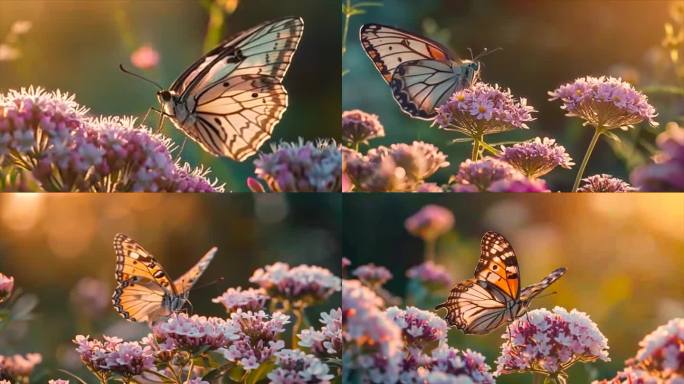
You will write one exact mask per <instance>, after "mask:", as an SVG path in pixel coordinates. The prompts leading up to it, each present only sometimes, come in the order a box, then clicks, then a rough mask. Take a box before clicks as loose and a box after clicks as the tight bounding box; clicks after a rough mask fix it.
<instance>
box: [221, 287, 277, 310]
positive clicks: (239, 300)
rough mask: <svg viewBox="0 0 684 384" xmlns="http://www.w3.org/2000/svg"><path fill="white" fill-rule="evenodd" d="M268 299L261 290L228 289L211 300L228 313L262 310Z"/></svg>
mask: <svg viewBox="0 0 684 384" xmlns="http://www.w3.org/2000/svg"><path fill="white" fill-rule="evenodd" d="M268 299H269V297H268V295H267V294H266V292H264V290H263V289H261V288H259V289H254V288H247V289H244V290H243V289H242V287H238V288H228V290H226V291H225V292H224V293H223V294H222V295H221V296H218V297H215V298H213V299H211V301H212V302H213V303H220V304H223V306H224V307H225V308H226V311H227V312H228V313H232V312H235V311H238V310H243V311H258V310H260V309H263V308H264V306H265V305H266V302H267V301H268Z"/></svg>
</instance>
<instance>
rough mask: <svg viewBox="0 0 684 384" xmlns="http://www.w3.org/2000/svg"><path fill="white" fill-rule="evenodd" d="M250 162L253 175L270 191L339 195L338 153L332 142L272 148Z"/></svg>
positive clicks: (340, 154)
mask: <svg viewBox="0 0 684 384" xmlns="http://www.w3.org/2000/svg"><path fill="white" fill-rule="evenodd" d="M271 148H272V153H262V154H260V155H259V158H258V159H256V160H254V165H255V167H256V170H255V174H256V175H257V177H259V178H260V179H262V180H264V181H265V182H266V184H267V185H268V187H269V188H270V189H271V190H272V191H273V192H339V191H340V189H341V188H342V187H341V186H342V152H341V151H340V146H338V145H337V144H336V143H335V141H334V140H330V141H328V140H319V141H317V142H316V143H313V142H311V141H307V142H304V140H302V139H300V140H299V142H298V143H281V144H279V145H272V146H271Z"/></svg>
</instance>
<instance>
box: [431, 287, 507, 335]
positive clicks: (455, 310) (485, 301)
mask: <svg viewBox="0 0 684 384" xmlns="http://www.w3.org/2000/svg"><path fill="white" fill-rule="evenodd" d="M509 300H511V299H510V297H508V296H507V295H505V294H503V293H502V292H501V291H500V290H499V289H498V288H497V287H494V286H492V285H491V284H490V283H488V282H486V281H482V280H478V279H476V278H473V279H468V280H466V281H463V282H461V283H459V284H457V285H456V286H455V287H454V288H453V289H452V290H451V293H450V294H449V297H448V299H447V301H446V302H444V303H443V304H440V305H438V306H437V307H436V308H435V309H439V308H445V309H446V310H447V315H446V317H445V320H446V321H447V323H448V324H449V326H455V327H457V328H459V329H461V330H462V331H463V332H464V333H467V334H485V333H489V332H490V331H492V330H494V329H496V328H498V327H499V326H501V325H502V324H503V323H505V322H506V321H507V316H506V315H507V314H508V313H509V311H508V310H507V308H508V305H507V304H508V303H509V302H508V301H509Z"/></svg>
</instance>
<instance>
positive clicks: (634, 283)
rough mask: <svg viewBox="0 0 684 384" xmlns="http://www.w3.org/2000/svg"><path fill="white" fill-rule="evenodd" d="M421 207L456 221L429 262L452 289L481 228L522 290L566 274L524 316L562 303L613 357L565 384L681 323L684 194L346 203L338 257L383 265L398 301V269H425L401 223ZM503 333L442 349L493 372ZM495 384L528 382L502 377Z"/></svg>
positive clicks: (463, 275)
mask: <svg viewBox="0 0 684 384" xmlns="http://www.w3.org/2000/svg"><path fill="white" fill-rule="evenodd" d="M426 204H437V205H441V206H444V207H446V208H448V209H449V210H451V211H452V212H453V214H454V216H455V227H454V229H453V230H452V231H451V232H449V233H448V234H446V235H445V236H443V237H442V238H441V239H440V240H438V242H437V257H436V262H437V263H439V264H442V265H444V266H446V267H447V268H448V269H449V271H450V272H451V273H452V276H453V278H454V280H455V281H461V280H464V279H467V278H470V277H472V276H473V271H474V270H475V266H476V265H477V260H478V258H479V254H480V251H479V247H480V238H481V236H482V234H483V233H484V232H485V231H488V230H494V231H497V232H500V233H501V234H503V235H504V236H505V237H506V238H507V239H508V240H509V241H510V242H511V244H512V245H513V248H514V249H515V251H516V254H517V256H518V261H519V264H520V270H521V279H522V281H521V283H522V286H526V285H528V284H531V283H535V282H537V281H539V280H541V279H542V278H544V277H545V276H546V274H548V273H549V272H551V271H552V270H553V269H555V268H557V267H560V266H565V267H567V269H568V272H567V273H566V274H565V276H563V278H561V279H560V280H559V281H558V282H556V283H555V284H554V285H553V286H552V287H551V288H550V289H549V291H557V292H558V294H555V295H551V296H548V297H543V298H537V299H536V300H534V301H533V302H532V308H541V307H545V308H548V309H551V308H553V307H554V306H556V305H560V306H563V307H565V308H567V309H572V308H577V309H578V310H580V311H583V312H586V313H587V314H589V316H590V317H591V319H592V320H593V321H594V322H596V323H597V324H598V327H599V329H600V330H601V331H602V332H603V333H604V335H605V336H606V337H607V338H608V345H609V346H610V357H611V358H612V362H610V363H603V362H599V363H594V364H577V365H576V366H575V367H574V368H573V369H571V370H570V372H569V373H570V381H569V382H570V383H588V382H590V380H589V379H590V378H596V377H600V378H608V377H612V376H613V375H614V374H615V372H616V371H617V370H618V369H620V368H621V367H623V366H624V361H625V360H626V359H627V358H630V357H633V356H634V355H635V354H636V351H637V350H638V342H639V341H640V340H641V339H642V338H643V337H644V336H645V335H646V334H647V333H650V332H651V331H653V330H654V329H655V328H656V327H657V326H659V325H662V324H664V323H666V322H667V320H669V319H671V318H674V317H681V316H684V290H682V278H681V272H682V271H683V270H684V237H683V236H682V234H684V195H681V194H577V195H559V194H553V195H552V194H525V195H515V194H508V195H503V194H494V195H491V194H463V195H459V196H454V195H437V194H421V195H402V196H396V195H393V194H364V195H363V196H358V195H347V196H345V200H344V215H343V222H344V234H343V241H342V252H343V255H344V256H345V257H347V258H349V259H350V260H351V262H352V267H351V268H350V269H351V270H353V268H354V267H357V266H359V265H362V264H365V263H370V262H372V263H375V264H376V265H382V266H385V267H387V268H389V270H390V271H391V272H392V274H393V275H394V278H393V279H392V280H390V282H389V283H388V284H387V286H386V288H387V289H388V290H389V291H391V292H392V293H393V294H395V295H398V296H404V295H405V294H406V285H407V282H408V281H407V279H406V277H405V273H406V270H407V269H408V268H410V267H411V266H414V265H417V264H419V263H421V262H422V261H423V244H422V241H421V240H420V239H419V238H417V237H413V236H411V235H410V234H409V233H408V232H407V231H406V230H405V228H404V224H403V223H404V220H406V219H407V218H408V217H410V216H411V215H413V214H414V213H416V212H417V211H418V210H419V209H420V208H422V207H423V206H424V205H426ZM446 295H447V292H444V296H443V297H446ZM425 309H431V308H425ZM502 332H505V328H500V329H498V330H496V331H494V332H492V333H491V334H489V335H486V336H472V335H469V336H465V335H463V333H461V332H460V331H458V330H452V331H451V332H450V342H449V344H450V345H451V346H455V347H458V348H463V349H465V348H472V349H475V350H478V351H480V352H482V353H484V354H485V355H486V356H487V362H488V364H489V365H490V366H492V367H494V366H495V364H494V360H495V359H496V357H498V355H499V348H500V345H501V342H502V341H501V340H500V339H499V337H500V336H501V334H502ZM497 382H500V383H531V382H532V381H531V378H530V376H522V375H510V376H504V377H502V378H501V379H500V380H497Z"/></svg>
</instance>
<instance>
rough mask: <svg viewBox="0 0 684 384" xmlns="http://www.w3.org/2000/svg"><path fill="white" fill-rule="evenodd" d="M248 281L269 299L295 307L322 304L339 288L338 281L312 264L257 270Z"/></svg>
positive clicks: (274, 266)
mask: <svg viewBox="0 0 684 384" xmlns="http://www.w3.org/2000/svg"><path fill="white" fill-rule="evenodd" d="M249 281H250V282H252V283H255V284H257V285H259V286H260V287H261V288H262V289H264V291H266V293H267V294H268V295H269V296H271V297H272V298H275V299H279V300H285V301H288V302H290V303H291V304H293V305H295V306H298V307H306V306H309V305H311V304H313V303H317V302H320V301H323V300H325V299H327V298H328V297H330V295H332V294H333V293H335V292H339V291H340V289H341V288H342V287H341V280H340V278H339V277H337V276H335V275H333V274H332V273H331V272H330V271H329V270H327V269H325V268H321V267H318V266H314V265H299V266H296V267H292V268H291V267H290V266H289V265H288V264H286V263H282V262H278V263H275V264H272V265H268V266H266V267H265V268H259V269H257V270H256V271H254V273H253V274H252V277H250V278H249Z"/></svg>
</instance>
